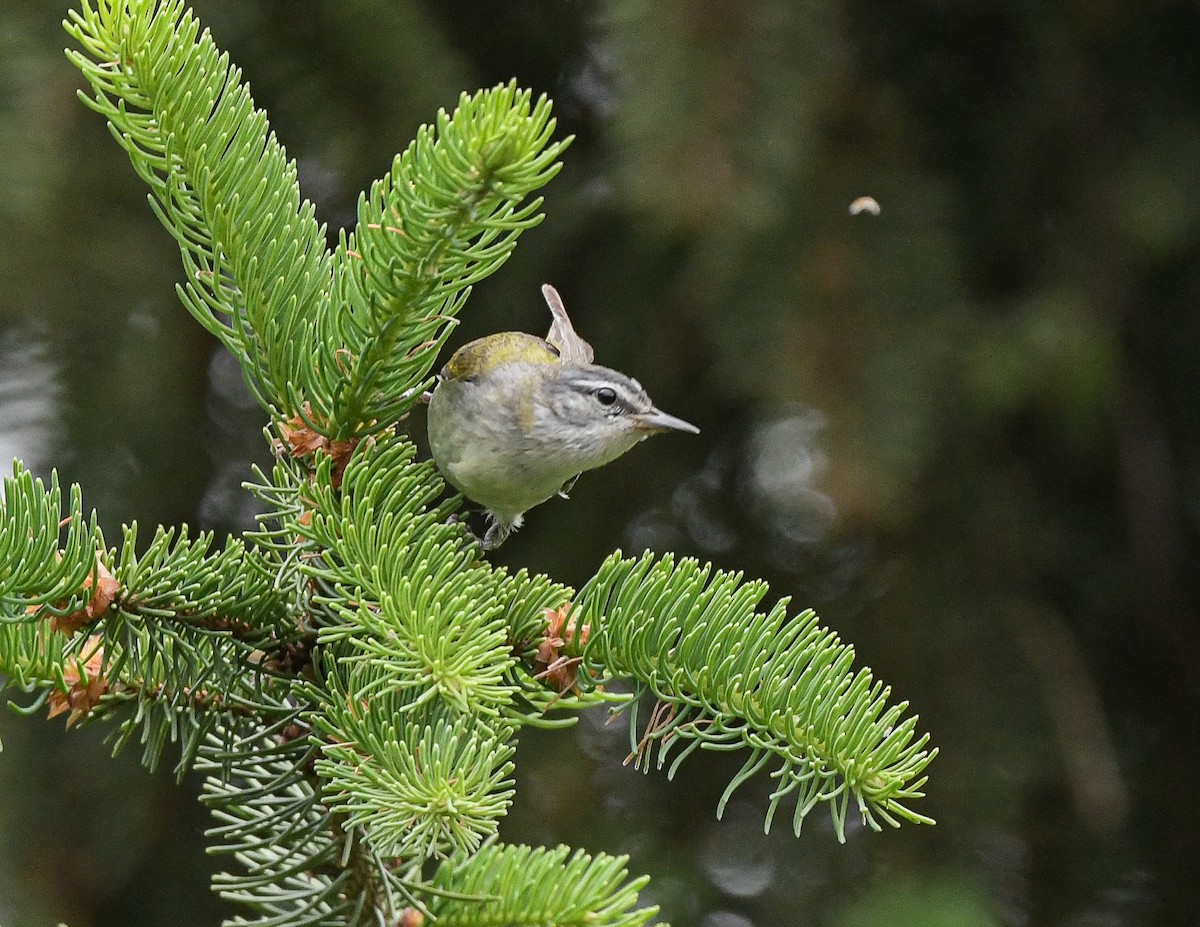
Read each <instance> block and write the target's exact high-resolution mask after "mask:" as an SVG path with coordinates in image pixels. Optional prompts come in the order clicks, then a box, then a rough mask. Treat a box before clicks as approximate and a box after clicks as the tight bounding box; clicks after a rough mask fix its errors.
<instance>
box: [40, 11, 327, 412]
mask: <svg viewBox="0 0 1200 927" xmlns="http://www.w3.org/2000/svg"><path fill="white" fill-rule="evenodd" d="M69 16H70V18H69V20H68V21H67V22H66V23H64V26H65V27H66V29H67V31H68V32H69V33H70V34H71V35H72V36H73V37H74V38H75V40H76V41H77V42H78V43H79V45H80V46H81V48H80V50H75V49H71V50H68V52H67V56H68V58H69V59H70V60H71V62H72V63H73V64H75V66H76V67H78V68H79V69H80V71H81V72H82V73H83V75H84V77H85V78H86V79H87V80H88V82H89V84H90V85H91V87H92V90H93V95H92V96H90V97H89V96H86V95H82V94H81V99H83V101H84V102H85V103H86V104H87V105H88V106H89V107H91V108H92V109H94V110H95V111H96V112H98V113H100V114H101V115H103V116H104V117H105V118H106V119H107V120H108V124H109V126H110V128H111V130H112V134H113V136H114V138H116V140H117V142H118V143H119V144H120V145H121V146H122V148H124V149H125V151H126V152H127V153H128V154H129V158H130V161H131V162H132V164H133V167H134V170H136V171H137V173H138V176H140V177H141V178H142V179H143V180H144V181H145V182H146V183H147V185H148V186H149V187H150V191H151V205H152V206H153V207H154V211H155V213H156V214H157V215H158V217H159V218H160V219H161V220H162V223H163V225H164V226H165V227H166V228H167V230H168V231H169V232H170V233H171V234H172V235H173V236H174V237H175V240H176V241H177V243H178V244H179V248H180V252H181V255H182V258H183V263H184V268H185V271H186V281H185V283H184V284H183V285H182V286H181V287H180V288H179V296H180V299H181V300H182V301H183V303H184V305H185V306H186V307H187V309H188V311H189V312H191V313H192V315H193V316H195V317H196V319H197V320H198V321H199V322H200V324H202V325H203V326H204V327H205V328H206V329H208V331H210V332H211V333H212V334H214V335H215V336H216V337H217V338H219V339H220V340H221V342H222V343H223V344H224V345H225V346H226V347H227V348H228V349H229V350H230V351H231V352H232V353H233V355H234V356H235V357H237V358H238V360H239V361H240V362H241V365H242V369H243V372H244V374H245V376H246V381H247V383H248V384H249V386H250V389H251V391H252V392H253V394H254V395H255V396H256V398H257V399H258V401H259V402H260V404H262V405H263V406H264V407H265V408H266V409H267V410H268V411H269V412H270V413H271V414H272V417H273V418H275V419H278V420H282V419H286V418H287V417H288V415H289V414H291V413H292V412H294V411H295V410H296V408H297V405H296V404H297V400H298V398H300V397H297V396H296V395H295V389H296V388H299V389H302V390H304V391H305V392H313V395H312V397H310V398H311V399H317V398H319V397H320V396H321V395H324V394H323V393H320V392H319V391H315V392H314V391H311V390H307V389H306V387H308V386H310V385H312V384H311V382H310V381H311V380H312V373H311V371H312V369H313V359H314V356H316V357H318V358H320V357H321V353H320V352H321V351H322V350H324V351H329V350H331V348H330V347H329V343H328V342H327V341H320V340H318V339H317V338H316V337H315V332H314V325H315V321H314V320H315V319H316V318H317V317H318V316H319V314H320V312H321V311H322V309H323V307H325V306H326V305H327V304H328V292H329V287H330V279H331V259H330V255H329V252H328V251H327V249H326V247H325V243H324V242H325V232H324V228H323V227H321V226H318V224H317V221H316V217H315V211H314V209H313V206H312V204H311V203H309V202H307V201H301V199H300V188H299V185H298V184H297V183H296V165H295V162H294V161H289V160H288V158H287V154H286V152H285V151H284V149H283V146H282V145H280V144H279V142H278V141H277V140H276V138H275V136H274V134H273V133H271V132H270V130H269V126H268V124H267V118H266V114H265V113H263V112H262V111H261V110H259V109H257V108H256V107H255V106H254V101H253V100H252V99H251V97H250V92H249V89H248V88H247V87H246V85H245V84H243V83H241V81H240V78H241V72H240V71H239V70H238V68H236V67H234V66H232V65H231V64H230V63H229V59H228V56H227V55H224V54H222V53H221V52H220V51H219V50H218V49H217V47H216V44H215V43H214V42H213V40H212V38H211V36H210V35H209V33H208V31H207V30H201V28H200V24H199V22H198V21H197V20H196V18H195V16H194V15H193V14H192V12H191V11H190V10H188V9H186V8H185V7H184V5H183V3H182V2H181V0H162V2H156V0H97V2H96V3H95V5H94V6H93V5H92V4H91V3H88V2H85V3H83V5H82V7H81V9H79V10H72V11H71V12H70V14H69Z"/></svg>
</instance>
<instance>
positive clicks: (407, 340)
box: [318, 81, 571, 439]
mask: <svg viewBox="0 0 1200 927" xmlns="http://www.w3.org/2000/svg"><path fill="white" fill-rule="evenodd" d="M554 128H555V120H554V119H552V118H551V116H550V101H549V100H548V99H546V97H544V96H543V97H540V98H539V99H538V100H537V101H536V103H535V102H533V101H532V95H531V94H530V92H529V91H528V90H519V89H518V88H517V85H516V82H515V81H514V82H511V83H509V84H507V85H501V86H498V87H495V88H493V89H492V90H484V91H480V92H478V93H476V94H474V95H473V96H468V95H467V94H465V93H464V94H463V95H462V96H461V98H460V99H459V104H458V108H457V109H456V110H455V111H454V112H453V114H448V113H446V112H445V111H444V110H443V111H441V112H439V113H438V117H437V123H436V125H435V126H423V127H422V128H421V129H420V130H419V131H418V132H417V137H416V139H415V140H414V141H413V143H412V144H411V145H409V147H408V148H407V149H406V150H405V152H404V153H403V154H401V155H398V156H397V157H396V159H395V162H394V163H393V165H392V170H391V172H390V173H389V174H388V175H387V176H385V177H384V178H383V179H382V180H379V181H377V182H376V183H374V184H373V185H372V187H371V192H370V194H369V195H364V196H362V197H361V198H360V199H359V204H358V224H357V226H356V227H355V229H354V231H353V233H352V234H350V235H349V236H346V237H344V238H343V240H342V241H341V243H340V244H339V246H338V249H337V252H336V255H335V265H334V266H335V279H334V290H335V303H336V304H337V305H342V306H345V307H346V311H345V313H344V314H343V315H342V316H340V317H339V319H338V327H337V331H336V333H331V334H334V335H335V336H336V337H337V338H339V339H340V342H341V343H342V344H343V345H344V346H345V347H344V351H343V353H342V354H340V355H339V365H340V366H341V367H342V368H343V369H344V373H345V376H344V378H343V379H342V380H340V381H339V383H338V398H337V399H336V400H335V402H334V407H335V414H334V416H333V418H332V419H331V421H330V422H329V424H328V426H327V427H328V431H327V432H326V433H328V434H330V435H332V436H333V437H335V438H342V439H347V438H354V437H358V436H361V435H363V434H366V433H369V432H371V431H373V430H376V428H375V426H374V423H376V422H388V421H393V420H395V419H396V418H397V417H399V416H400V415H401V414H403V413H404V412H405V411H406V410H407V409H408V408H410V407H411V406H412V405H413V403H415V402H416V401H417V399H418V398H419V395H420V393H421V391H422V389H423V388H424V386H425V384H426V383H427V382H428V381H427V377H428V373H429V369H430V368H431V367H432V366H433V363H434V360H435V359H436V357H437V355H438V352H439V351H440V350H441V347H442V344H443V343H444V342H445V339H446V337H447V336H448V334H449V333H450V331H451V328H452V325H451V322H452V320H453V318H454V317H455V316H456V315H457V314H458V311H459V309H461V308H462V306H463V304H464V302H465V301H466V299H467V297H468V296H469V295H470V288H471V286H472V285H473V284H474V283H477V282H478V281H480V280H482V279H483V278H484V277H487V276H489V275H490V274H492V273H494V272H495V271H496V270H497V269H498V268H499V267H500V266H501V265H502V264H503V263H504V262H505V261H506V260H508V257H509V255H511V254H512V251H513V249H514V248H515V247H516V240H517V237H518V236H519V235H520V234H521V232H523V231H525V230H526V229H529V228H532V227H533V226H535V225H537V224H538V223H539V222H541V220H542V218H543V217H542V214H541V213H539V212H538V210H539V209H540V208H541V204H542V200H541V198H540V197H538V198H535V199H532V200H530V199H528V197H529V195H530V193H531V192H532V191H534V190H537V189H539V188H540V187H542V186H544V185H545V184H546V183H548V182H549V181H550V180H551V179H552V178H553V177H554V175H555V174H557V173H558V171H559V169H560V168H561V167H562V164H561V162H559V161H558V158H559V156H560V155H561V153H562V151H563V149H564V148H565V147H566V146H567V145H568V144H569V143H570V141H571V139H570V138H567V139H564V140H562V141H552V136H553V133H554ZM318 430H320V429H318Z"/></svg>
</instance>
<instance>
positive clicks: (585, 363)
mask: <svg viewBox="0 0 1200 927" xmlns="http://www.w3.org/2000/svg"><path fill="white" fill-rule="evenodd" d="M542 295H543V296H545V298H546V302H547V304H548V305H549V306H550V314H551V315H552V316H553V320H554V321H553V323H552V324H551V326H550V332H549V334H548V335H547V336H546V337H545V338H544V339H543V338H537V337H535V336H533V335H526V334H523V333H522V332H501V333H499V334H496V335H488V336H487V337H486V338H480V339H478V340H477V341H472V342H471V343H470V344H466V345H464V346H463V347H461V348H459V349H458V350H457V351H456V352H455V353H454V356H453V357H451V358H450V360H449V362H448V363H447V364H446V366H445V367H443V368H442V371H441V373H440V374H439V376H438V380H437V385H436V386H435V387H434V390H433V395H432V396H431V397H430V400H429V446H430V449H431V450H432V452H433V459H434V462H435V463H436V464H437V466H438V469H439V470H441V472H442V475H443V476H445V478H446V479H447V480H448V481H449V482H450V483H451V485H453V486H454V487H455V488H456V489H458V490H459V491H460V492H462V493H463V495H465V496H467V497H468V498H469V499H473V500H474V501H476V502H478V503H480V504H482V505H483V506H484V508H485V509H486V510H487V513H488V516H489V521H490V524H489V527H488V530H487V534H486V535H484V538H483V547H484V549H485V550H490V549H491V548H493V547H498V546H499V545H500V544H502V543H503V542H504V539H505V538H507V537H508V535H509V534H510V533H511V532H512V531H513V530H515V529H516V528H519V527H520V526H521V521H522V519H523V516H524V514H525V512H526V511H528V510H529V509H531V508H533V507H534V506H535V505H538V504H540V503H542V502H545V501H546V500H547V499H549V498H550V497H551V496H553V495H555V494H556V493H558V494H560V495H562V496H563V497H564V498H565V497H566V493H567V490H569V489H570V488H571V486H572V485H573V484H574V482H575V479H576V478H577V477H578V476H579V474H580V473H582V472H583V471H584V470H592V469H594V468H596V467H599V466H602V465H603V464H606V463H608V462H609V461H610V460H615V459H616V458H618V457H620V456H621V455H622V454H624V453H625V452H626V451H627V450H629V449H630V448H631V447H633V446H634V445H635V444H637V443H638V442H639V441H641V440H643V439H645V438H648V437H649V436H650V435H652V434H658V433H660V432H664V431H688V432H691V433H693V434H699V432H700V429H699V428H697V427H696V426H695V425H692V424H689V423H688V422H685V421H683V419H679V418H676V417H675V416H673V415H667V413H665V412H660V411H659V410H658V409H656V408H655V407H654V403H653V402H651V401H650V397H649V396H647V395H646V391H645V390H644V389H643V388H642V385H641V384H640V383H638V381H637V380H635V379H633V378H632V377H627V376H626V375H625V374H623V373H619V372H618V371H616V370H610V369H609V368H608V367H601V366H598V365H597V364H593V363H592V360H593V352H592V346H591V345H590V344H588V343H587V342H586V341H584V340H583V339H582V338H580V337H579V335H578V334H576V332H575V329H574V327H572V325H571V320H570V318H568V316H567V310H566V308H565V307H564V306H563V302H562V299H561V298H560V297H559V295H558V292H557V291H556V290H555V289H554V287H552V286H550V285H549V284H547V285H545V286H543V287H542Z"/></svg>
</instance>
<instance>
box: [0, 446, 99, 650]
mask: <svg viewBox="0 0 1200 927" xmlns="http://www.w3.org/2000/svg"><path fill="white" fill-rule="evenodd" d="M62 501H63V499H62V489H61V487H60V486H59V484H58V474H57V473H52V474H51V475H50V486H49V488H47V487H46V485H45V483H43V482H42V480H41V479H37V478H35V477H34V476H33V474H32V473H30V472H29V471H28V470H26V469H25V467H24V466H22V464H21V462H20V461H18V460H14V461H13V475H12V476H11V477H5V478H4V483H3V486H2V488H0V625H2V624H4V623H5V622H9V621H25V620H27V619H28V617H29V614H30V611H31V610H32V611H36V610H38V609H45V610H46V611H47V612H49V613H52V614H55V615H68V614H70V613H72V612H74V611H77V610H78V609H79V608H81V607H82V606H83V605H84V604H85V603H86V601H87V600H88V598H90V596H91V593H90V591H88V587H87V586H86V585H85V584H86V583H87V581H88V577H89V576H91V575H92V573H93V572H94V571H95V569H96V551H97V549H98V548H102V547H103V542H102V541H98V540H97V539H98V538H99V529H98V528H97V527H96V515H95V513H94V512H93V513H92V515H91V517H90V518H87V519H85V518H84V515H83V496H82V492H81V491H80V488H79V487H78V486H77V485H72V486H71V491H70V501H69V503H68V506H67V509H66V511H65V512H64V510H63V505H62ZM64 532H65V536H63V537H62V538H61V541H60V535H64ZM2 671H3V670H2V669H0V672H2Z"/></svg>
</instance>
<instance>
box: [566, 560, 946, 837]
mask: <svg viewBox="0 0 1200 927" xmlns="http://www.w3.org/2000/svg"><path fill="white" fill-rule="evenodd" d="M766 592H767V584H766V583H764V582H761V581H757V582H743V577H742V574H741V573H725V572H722V571H719V570H713V569H712V568H711V566H710V565H706V566H700V565H699V564H698V563H697V562H696V561H694V560H691V559H685V560H681V561H680V562H679V563H678V564H676V562H675V560H674V558H673V557H671V556H670V555H668V556H665V557H662V558H656V557H654V556H653V555H651V554H649V553H647V554H645V555H643V556H642V557H641V558H637V559H622V557H621V555H620V553H619V552H618V553H616V554H614V555H613V556H612V557H610V558H609V559H608V561H606V562H605V564H604V565H603V566H602V567H601V569H600V571H599V572H598V573H597V574H596V576H595V577H594V578H593V579H591V580H589V581H588V583H587V584H586V585H585V586H584V588H583V589H582V590H581V591H580V594H579V597H578V599H577V602H576V606H577V608H578V609H579V610H580V613H581V615H582V617H583V618H584V619H585V620H588V621H590V622H591V624H592V627H593V629H594V632H593V634H592V636H591V639H590V640H589V642H588V644H587V647H586V648H585V654H584V656H585V665H586V667H587V669H588V671H589V674H590V675H591V676H592V677H593V678H595V679H601V680H603V679H612V678H627V679H632V680H633V681H634V682H635V684H636V686H637V692H636V693H635V695H634V697H633V698H632V699H631V701H630V703H629V704H627V705H626V706H624V707H625V708H626V709H628V710H629V712H630V719H631V720H630V736H631V743H632V746H633V755H634V756H635V757H636V758H637V759H638V762H639V765H640V766H642V767H643V768H647V769H648V768H649V765H650V761H651V754H652V753H653V752H654V751H655V749H656V750H657V765H658V767H659V768H662V767H663V766H664V765H665V764H666V763H667V762H668V760H671V766H670V769H669V775H674V772H675V770H676V769H678V767H679V765H680V763H681V762H682V761H683V760H684V759H685V758H686V757H687V756H689V755H690V754H691V753H692V752H693V751H694V750H695V749H696V748H697V747H700V748H703V749H714V750H729V749H736V748H744V749H747V750H748V751H749V756H748V758H747V759H746V762H745V764H744V765H743V767H742V770H741V771H740V772H739V773H738V774H737V775H736V776H735V777H734V779H733V781H732V782H731V783H730V785H729V788H728V789H727V790H726V792H725V795H724V796H723V797H722V799H721V804H720V807H719V808H718V816H719V814H720V812H721V810H723V809H724V806H725V803H726V802H727V801H728V800H729V798H730V796H731V795H732V794H733V792H734V791H735V790H736V789H737V788H738V787H739V786H740V785H741V784H742V783H744V782H745V781H747V780H748V779H749V778H751V777H752V776H753V775H754V774H755V773H757V772H759V771H760V770H762V769H764V768H766V767H767V766H769V765H771V764H774V769H773V771H772V772H771V776H772V778H774V779H776V780H777V785H776V787H775V789H774V791H773V792H772V794H771V797H770V804H769V805H768V810H767V819H766V827H767V828H768V829H769V828H770V826H771V821H772V819H773V817H774V815H775V812H776V810H777V808H778V807H779V804H780V802H781V801H782V800H783V799H785V798H789V799H791V800H793V801H794V802H795V811H794V814H793V817H792V823H793V829H794V830H795V832H796V834H797V835H799V833H800V827H801V824H802V823H803V821H804V818H805V816H806V815H807V814H808V813H809V812H810V811H811V810H812V809H813V807H815V806H816V805H817V804H818V803H820V802H827V803H828V806H829V810H830V814H831V816H832V819H833V824H834V829H835V831H836V832H837V836H838V839H839V840H841V841H844V840H845V828H846V816H847V814H848V812H849V809H850V805H851V798H853V801H854V807H855V809H856V810H857V812H858V814H859V815H860V816H861V818H862V820H863V822H864V823H865V824H867V825H868V826H870V827H871V828H872V829H874V830H879V829H880V828H881V822H882V823H886V824H890V825H892V826H899V824H900V821H901V820H902V819H903V820H907V821H912V822H915V823H926V824H929V823H932V821H931V820H930V819H929V818H927V817H925V816H924V815H921V814H919V813H917V812H915V811H913V810H912V809H911V808H909V807H908V805H907V802H909V801H911V800H913V799H916V798H920V797H921V796H922V795H923V793H922V792H921V788H922V787H923V786H924V784H925V781H926V778H927V777H925V776H924V775H923V773H924V770H925V768H926V767H927V766H928V765H929V763H930V762H931V761H932V760H933V758H934V756H936V755H937V750H936V749H933V750H926V749H925V747H926V745H927V743H928V741H929V735H928V734H923V735H920V736H917V734H916V723H917V718H916V716H915V715H914V716H909V717H905V716H904V713H905V711H906V710H907V708H908V705H907V703H906V702H899V703H897V704H894V705H890V706H889V705H888V699H889V697H890V695H891V689H890V687H888V686H885V685H884V684H883V683H882V682H880V681H878V680H876V679H875V678H874V677H873V675H872V673H871V671H870V670H869V669H867V668H863V669H859V670H858V671H856V672H855V671H852V669H851V667H852V665H853V662H854V650H853V648H851V647H850V646H848V645H846V644H842V643H841V642H840V641H839V639H838V636H837V635H836V634H835V633H834V632H832V631H829V630H827V629H825V628H823V627H821V626H820V625H819V624H818V622H817V617H816V615H815V614H813V612H812V611H811V610H809V611H805V612H802V613H801V614H799V615H796V616H789V615H788V613H787V606H788V604H789V600H788V599H787V598H784V599H781V600H780V601H779V602H777V603H776V604H775V606H774V607H772V608H771V609H770V610H769V611H767V612H760V611H757V610H756V606H757V605H758V603H759V602H760V601H761V600H762V598H763V596H764V595H765V594H766ZM643 693H649V694H651V695H652V696H653V697H654V698H655V699H656V700H657V701H658V703H659V704H658V707H656V709H655V712H654V713H653V715H652V717H651V720H650V723H649V724H647V726H646V728H645V730H644V731H641V732H639V730H638V723H637V712H636V698H637V696H638V695H641V694H643ZM673 754H674V756H673V757H672V755H673Z"/></svg>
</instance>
